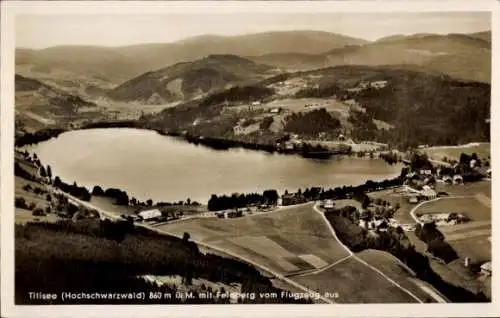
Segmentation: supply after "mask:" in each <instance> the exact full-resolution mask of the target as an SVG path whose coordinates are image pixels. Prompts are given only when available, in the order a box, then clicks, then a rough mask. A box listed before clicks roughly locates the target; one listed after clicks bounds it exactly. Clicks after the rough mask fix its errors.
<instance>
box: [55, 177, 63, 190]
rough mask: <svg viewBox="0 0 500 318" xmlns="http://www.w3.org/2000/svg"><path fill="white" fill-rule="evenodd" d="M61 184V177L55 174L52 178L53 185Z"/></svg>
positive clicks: (58, 185)
mask: <svg viewBox="0 0 500 318" xmlns="http://www.w3.org/2000/svg"><path fill="white" fill-rule="evenodd" d="M61 184H62V182H61V179H60V178H59V176H56V177H55V178H54V187H57V188H59V187H60V186H61Z"/></svg>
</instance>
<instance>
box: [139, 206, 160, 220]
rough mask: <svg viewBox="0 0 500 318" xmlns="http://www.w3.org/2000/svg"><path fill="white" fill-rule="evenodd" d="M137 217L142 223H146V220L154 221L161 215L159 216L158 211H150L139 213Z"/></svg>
mask: <svg viewBox="0 0 500 318" xmlns="http://www.w3.org/2000/svg"><path fill="white" fill-rule="evenodd" d="M139 216H140V217H141V218H142V219H143V220H144V221H148V220H151V219H155V218H158V217H161V216H162V214H161V211H160V210H158V209H152V210H145V211H141V212H139Z"/></svg>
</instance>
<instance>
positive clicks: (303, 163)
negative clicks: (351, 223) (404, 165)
mask: <svg viewBox="0 0 500 318" xmlns="http://www.w3.org/2000/svg"><path fill="white" fill-rule="evenodd" d="M30 150H32V151H34V152H35V153H36V154H37V155H38V157H39V158H40V160H41V161H42V164H43V165H45V166H46V165H50V166H51V168H52V172H53V175H54V176H59V177H60V178H61V179H62V180H63V181H64V182H67V183H73V181H76V182H77V183H78V185H83V186H86V187H88V188H89V189H91V188H92V187H93V186H94V185H100V186H101V187H103V188H109V187H114V188H120V189H123V190H125V191H127V193H129V196H135V197H136V198H138V199H141V200H147V199H149V198H151V199H153V200H155V201H178V200H185V199H187V198H190V199H191V200H197V201H199V202H205V203H206V202H207V200H208V199H209V198H210V195H211V194H231V193H234V192H244V193H247V192H255V191H258V192H261V191H263V190H265V189H278V190H279V191H284V190H285V189H288V190H289V191H295V190H297V189H298V188H302V189H305V188H306V187H312V186H323V187H336V186H339V185H340V186H342V185H358V184H362V183H364V182H365V181H366V180H368V179H371V180H383V179H388V178H392V177H394V176H396V175H398V174H399V172H400V170H401V166H389V165H388V164H386V163H385V162H384V161H382V160H380V159H373V160H368V159H359V158H347V157H341V158H337V157H336V158H332V159H330V160H312V159H304V158H301V157H299V156H289V155H278V154H268V153H265V152H258V151H252V150H244V149H232V150H229V151H217V150H212V149H209V148H206V147H203V146H196V145H193V144H189V143H187V142H184V141H182V140H178V139H175V138H172V137H165V136H161V135H159V134H157V133H156V132H153V131H147V130H138V129H125V128H117V129H114V128H113V129H92V130H79V131H71V132H67V133H64V134H62V135H60V136H59V137H57V138H55V139H51V140H49V141H46V142H43V143H40V144H38V145H35V146H33V147H31V149H30Z"/></svg>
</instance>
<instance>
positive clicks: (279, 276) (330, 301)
mask: <svg viewBox="0 0 500 318" xmlns="http://www.w3.org/2000/svg"><path fill="white" fill-rule="evenodd" d="M56 191H57V193H60V194H63V195H64V196H66V197H68V198H71V199H72V200H74V201H75V202H78V203H79V204H81V205H83V206H85V207H87V208H89V209H94V210H97V211H98V212H99V213H100V214H101V218H102V217H103V216H105V217H108V218H110V219H112V220H121V219H122V218H121V217H120V216H118V215H116V214H114V213H112V212H108V211H105V210H103V209H101V208H100V207H97V206H95V205H93V204H92V203H90V202H86V201H82V200H80V199H78V198H75V197H74V196H72V195H70V194H67V193H65V192H62V191H58V190H56ZM135 225H136V226H141V227H143V228H146V229H149V230H151V231H154V232H156V233H160V234H166V235H170V236H175V237H178V238H182V236H181V235H177V234H174V233H169V232H166V231H162V230H159V229H157V228H155V227H152V226H149V225H146V224H141V223H135ZM192 241H193V242H194V243H196V244H197V245H198V246H201V247H204V248H206V249H208V250H213V251H217V252H220V253H222V254H225V255H228V256H230V257H233V258H236V259H239V260H241V261H243V262H246V263H248V264H251V265H253V266H255V267H256V268H258V269H260V270H261V271H264V272H266V273H269V274H271V275H272V276H274V277H275V278H277V279H279V280H282V281H284V282H286V283H288V284H289V285H291V286H293V287H295V288H297V289H300V290H301V291H303V292H304V293H307V294H312V295H315V294H316V293H317V292H316V291H314V290H311V289H308V288H307V287H305V286H303V285H301V284H299V283H297V282H295V281H293V280H291V279H289V278H287V277H285V276H284V275H282V274H280V273H278V272H276V271H274V270H272V269H270V268H268V267H266V266H263V265H261V264H258V263H256V262H254V261H253V260H251V259H248V258H246V257H244V256H241V255H238V254H236V253H233V252H231V251H228V250H225V249H221V248H219V247H217V246H213V245H210V244H206V243H203V242H199V241H196V240H192ZM319 299H321V300H322V301H324V302H326V303H328V304H333V303H335V301H334V300H333V299H330V298H326V297H324V296H322V295H320V297H319Z"/></svg>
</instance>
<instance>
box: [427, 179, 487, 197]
mask: <svg viewBox="0 0 500 318" xmlns="http://www.w3.org/2000/svg"><path fill="white" fill-rule="evenodd" d="M436 191H443V192H446V193H448V194H449V195H450V196H474V195H477V194H479V193H481V194H484V195H485V196H487V197H488V198H491V181H479V182H472V183H464V184H462V185H449V184H444V183H438V184H437V185H436Z"/></svg>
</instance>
